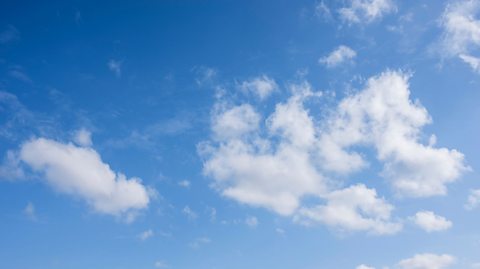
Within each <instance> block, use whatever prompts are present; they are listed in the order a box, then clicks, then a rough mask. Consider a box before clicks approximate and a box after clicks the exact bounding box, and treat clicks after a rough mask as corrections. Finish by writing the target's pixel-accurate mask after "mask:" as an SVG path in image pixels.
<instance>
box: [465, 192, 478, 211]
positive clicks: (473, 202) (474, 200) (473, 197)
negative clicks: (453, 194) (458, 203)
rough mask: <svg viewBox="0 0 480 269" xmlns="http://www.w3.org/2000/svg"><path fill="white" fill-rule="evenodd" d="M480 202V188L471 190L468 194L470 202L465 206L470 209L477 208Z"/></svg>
mask: <svg viewBox="0 0 480 269" xmlns="http://www.w3.org/2000/svg"><path fill="white" fill-rule="evenodd" d="M479 204H480V189H476V190H470V195H468V202H467V204H466V205H465V208H466V209H468V210H472V209H475V208H476V207H477V206H478V205H479Z"/></svg>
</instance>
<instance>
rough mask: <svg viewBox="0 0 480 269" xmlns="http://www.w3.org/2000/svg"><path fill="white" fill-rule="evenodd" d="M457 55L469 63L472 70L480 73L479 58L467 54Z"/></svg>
mask: <svg viewBox="0 0 480 269" xmlns="http://www.w3.org/2000/svg"><path fill="white" fill-rule="evenodd" d="M458 57H460V59H462V60H463V61H464V62H465V63H467V64H468V65H470V67H471V68H472V69H473V71H475V72H478V73H480V58H478V57H474V56H471V55H468V54H460V55H458Z"/></svg>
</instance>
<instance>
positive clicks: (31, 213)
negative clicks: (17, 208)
mask: <svg viewBox="0 0 480 269" xmlns="http://www.w3.org/2000/svg"><path fill="white" fill-rule="evenodd" d="M23 213H24V214H25V216H27V217H28V218H29V219H30V220H37V214H36V213H35V206H34V205H33V203H32V202H28V204H27V206H25V208H24V209H23Z"/></svg>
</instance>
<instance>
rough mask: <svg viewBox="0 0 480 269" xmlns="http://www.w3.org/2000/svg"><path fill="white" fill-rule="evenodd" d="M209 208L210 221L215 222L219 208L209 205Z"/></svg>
mask: <svg viewBox="0 0 480 269" xmlns="http://www.w3.org/2000/svg"><path fill="white" fill-rule="evenodd" d="M207 210H208V211H209V215H210V221H211V222H214V221H215V220H216V219H217V209H215V207H208V208H207Z"/></svg>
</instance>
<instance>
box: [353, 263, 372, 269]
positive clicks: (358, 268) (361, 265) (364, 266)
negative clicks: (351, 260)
mask: <svg viewBox="0 0 480 269" xmlns="http://www.w3.org/2000/svg"><path fill="white" fill-rule="evenodd" d="M355 269H375V267H370V266H368V265H365V264H360V265H359V266H357V267H356V268H355Z"/></svg>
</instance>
